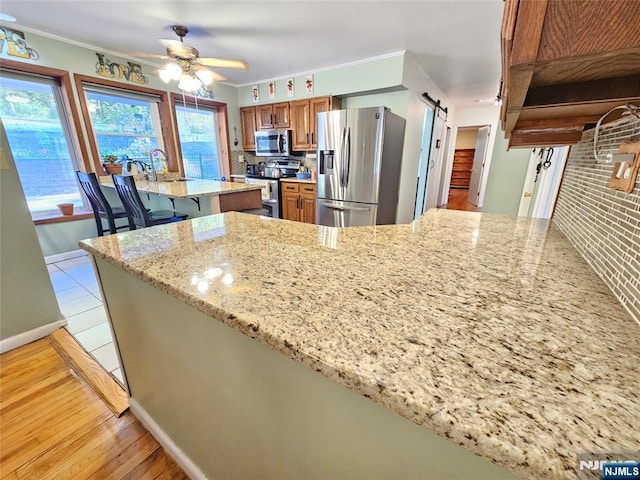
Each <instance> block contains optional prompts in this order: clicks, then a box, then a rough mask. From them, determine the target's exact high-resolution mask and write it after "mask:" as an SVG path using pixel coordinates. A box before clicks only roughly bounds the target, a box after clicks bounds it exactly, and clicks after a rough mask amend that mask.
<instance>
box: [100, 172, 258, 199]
mask: <svg viewBox="0 0 640 480" xmlns="http://www.w3.org/2000/svg"><path fill="white" fill-rule="evenodd" d="M100 183H101V184H102V185H104V186H105V187H111V188H114V185H113V180H112V179H111V177H100ZM136 188H137V189H138V191H139V192H144V193H153V194H156V195H162V196H165V197H171V198H195V197H212V196H215V195H224V194H227V193H236V192H245V191H249V190H259V189H260V188H262V187H261V186H260V185H255V184H248V183H237V182H219V181H217V180H199V179H189V180H186V181H166V182H149V181H147V180H136Z"/></svg>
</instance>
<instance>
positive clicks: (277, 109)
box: [272, 102, 289, 128]
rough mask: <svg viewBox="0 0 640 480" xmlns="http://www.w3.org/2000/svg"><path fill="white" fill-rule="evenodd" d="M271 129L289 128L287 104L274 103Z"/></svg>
mask: <svg viewBox="0 0 640 480" xmlns="http://www.w3.org/2000/svg"><path fill="white" fill-rule="evenodd" d="M272 106H273V128H289V102H282V103H274V104H273V105H272Z"/></svg>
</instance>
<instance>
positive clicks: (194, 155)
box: [176, 105, 224, 180]
mask: <svg viewBox="0 0 640 480" xmlns="http://www.w3.org/2000/svg"><path fill="white" fill-rule="evenodd" d="M176 119H177V123H178V139H179V141H180V149H181V151H182V166H183V168H184V176H185V177H187V178H201V179H208V180H219V179H220V177H222V176H224V175H223V174H222V172H223V168H222V165H221V154H220V142H219V141H218V110H217V109H216V108H215V107H196V106H191V105H176Z"/></svg>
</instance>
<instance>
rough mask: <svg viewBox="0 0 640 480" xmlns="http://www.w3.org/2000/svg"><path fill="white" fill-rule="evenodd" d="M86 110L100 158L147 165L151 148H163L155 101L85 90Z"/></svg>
mask: <svg viewBox="0 0 640 480" xmlns="http://www.w3.org/2000/svg"><path fill="white" fill-rule="evenodd" d="M85 94H86V96H87V108H88V110H89V117H90V119H91V126H92V127H93V133H94V135H95V140H96V143H97V146H98V152H99V154H100V158H102V157H104V156H105V155H107V154H114V155H117V156H118V157H122V156H124V155H126V156H127V157H129V158H130V159H132V160H140V161H143V162H146V163H148V162H149V153H150V152H151V150H153V149H154V148H164V146H163V142H162V135H160V132H161V128H160V116H159V112H158V102H157V99H155V98H145V97H142V96H140V95H136V94H133V93H131V94H120V93H112V92H104V91H102V90H94V89H93V88H87V89H86V90H85Z"/></svg>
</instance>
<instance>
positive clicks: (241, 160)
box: [238, 155, 244, 163]
mask: <svg viewBox="0 0 640 480" xmlns="http://www.w3.org/2000/svg"><path fill="white" fill-rule="evenodd" d="M238 161H239V162H240V163H244V155H238Z"/></svg>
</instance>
